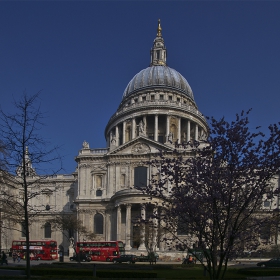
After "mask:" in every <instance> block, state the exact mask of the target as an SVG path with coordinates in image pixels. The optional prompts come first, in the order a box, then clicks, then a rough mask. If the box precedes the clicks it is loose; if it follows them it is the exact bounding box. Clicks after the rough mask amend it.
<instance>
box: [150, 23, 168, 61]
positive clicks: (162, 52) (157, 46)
mask: <svg viewBox="0 0 280 280" xmlns="http://www.w3.org/2000/svg"><path fill="white" fill-rule="evenodd" d="M161 30H162V29H161V26H160V19H159V20H158V28H157V36H156V38H155V40H154V44H153V48H152V49H151V64H150V66H155V65H164V66H166V48H165V45H164V40H163V38H162V34H161Z"/></svg>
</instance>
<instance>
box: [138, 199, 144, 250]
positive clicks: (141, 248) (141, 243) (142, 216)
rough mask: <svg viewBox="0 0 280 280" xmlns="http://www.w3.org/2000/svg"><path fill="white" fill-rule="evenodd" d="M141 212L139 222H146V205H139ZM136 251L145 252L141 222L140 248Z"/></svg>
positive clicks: (141, 224) (142, 224) (142, 223)
mask: <svg viewBox="0 0 280 280" xmlns="http://www.w3.org/2000/svg"><path fill="white" fill-rule="evenodd" d="M140 207H141V210H140V213H141V218H140V222H141V221H143V220H146V205H145V204H140ZM138 250H145V251H146V246H145V223H144V222H141V223H140V246H139V248H138Z"/></svg>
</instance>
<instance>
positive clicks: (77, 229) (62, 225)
mask: <svg viewBox="0 0 280 280" xmlns="http://www.w3.org/2000/svg"><path fill="white" fill-rule="evenodd" d="M47 222H48V223H50V224H51V225H52V229H53V230H54V231H60V232H61V233H62V234H63V236H64V237H65V238H66V239H67V240H68V242H69V243H70V245H71V246H72V249H73V251H74V252H75V255H76V256H78V254H77V251H76V246H75V243H74V235H75V234H78V235H79V237H80V238H82V239H86V240H93V239H94V238H95V234H94V233H93V232H91V231H89V230H88V229H87V228H86V227H85V226H84V225H83V222H82V221H81V220H79V219H78V218H77V215H76V213H71V214H67V213H66V214H65V213H60V214H58V215H55V216H54V217H52V218H51V219H49V220H47ZM78 260H79V258H78Z"/></svg>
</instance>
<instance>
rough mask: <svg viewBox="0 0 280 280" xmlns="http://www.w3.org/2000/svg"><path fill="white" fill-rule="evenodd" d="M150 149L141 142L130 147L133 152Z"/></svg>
mask: <svg viewBox="0 0 280 280" xmlns="http://www.w3.org/2000/svg"><path fill="white" fill-rule="evenodd" d="M149 151H150V147H149V146H148V145H146V144H143V143H138V144H136V145H135V146H134V147H133V148H132V152H133V153H135V154H143V153H147V152H149Z"/></svg>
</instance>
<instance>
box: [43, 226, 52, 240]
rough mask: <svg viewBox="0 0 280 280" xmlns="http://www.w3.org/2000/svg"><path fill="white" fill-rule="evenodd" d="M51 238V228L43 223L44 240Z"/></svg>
mask: <svg viewBox="0 0 280 280" xmlns="http://www.w3.org/2000/svg"><path fill="white" fill-rule="evenodd" d="M51 237H52V227H51V224H50V223H45V238H51Z"/></svg>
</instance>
